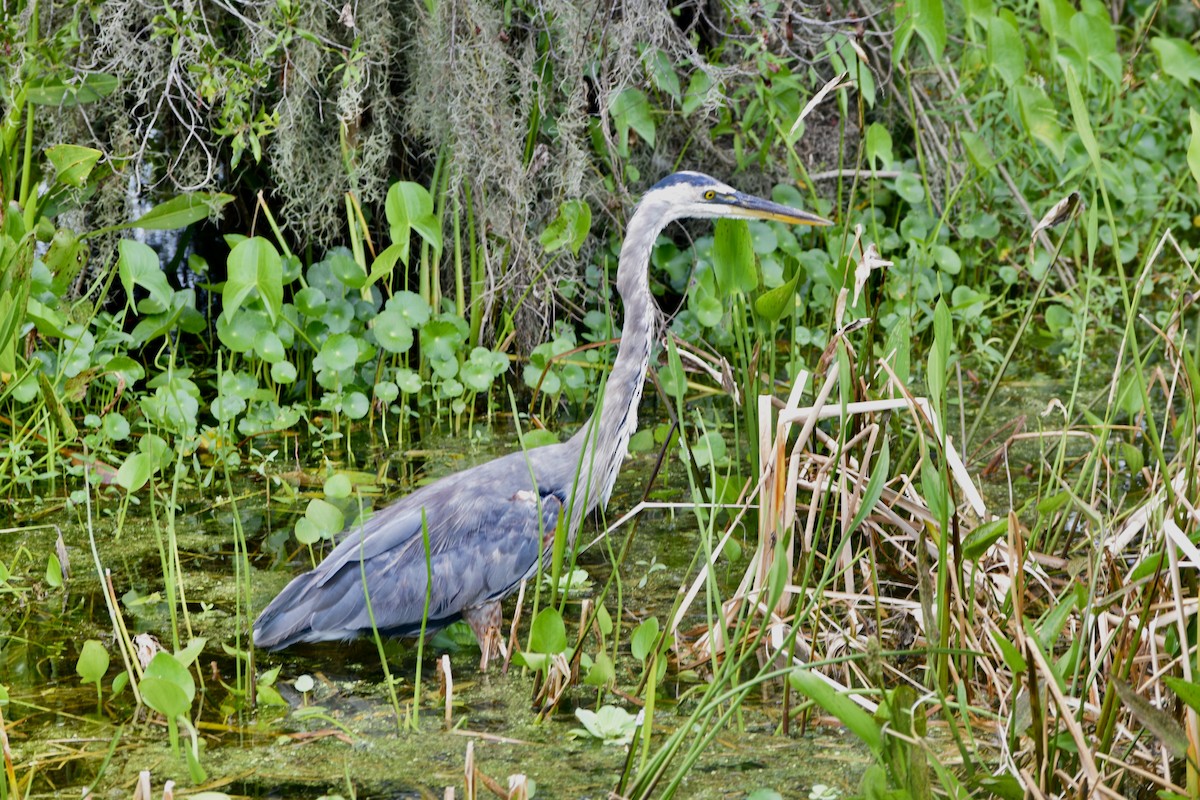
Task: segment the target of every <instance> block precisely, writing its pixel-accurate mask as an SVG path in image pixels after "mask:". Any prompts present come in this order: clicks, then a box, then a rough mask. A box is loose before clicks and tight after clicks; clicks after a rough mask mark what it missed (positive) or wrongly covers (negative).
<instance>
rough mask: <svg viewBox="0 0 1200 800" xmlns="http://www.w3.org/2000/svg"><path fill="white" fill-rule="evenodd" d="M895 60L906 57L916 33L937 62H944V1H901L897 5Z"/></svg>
mask: <svg viewBox="0 0 1200 800" xmlns="http://www.w3.org/2000/svg"><path fill="white" fill-rule="evenodd" d="M896 20H897V21H898V22H899V26H898V29H897V31H896V47H895V58H896V60H897V61H899V60H900V59H902V58H903V57H904V52H905V50H907V49H908V43H909V41H910V40H911V39H912V35H913V34H914V33H916V34H917V35H918V36H920V37H921V41H922V42H924V43H925V49H926V50H928V51H929V56H930V58H932V59H933V60H934V61H935V62H937V61H941V60H942V51H943V50H945V48H946V16H945V10H944V9H943V8H942V0H901V2H899V3H897V5H896Z"/></svg>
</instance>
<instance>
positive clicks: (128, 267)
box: [117, 239, 174, 314]
mask: <svg viewBox="0 0 1200 800" xmlns="http://www.w3.org/2000/svg"><path fill="white" fill-rule="evenodd" d="M117 252H118V257H117V275H118V276H119V277H120V279H121V286H122V287H124V289H125V294H126V295H127V296H128V297H129V299H130V301H132V300H133V297H134V288H135V287H138V286H140V287H142V288H143V289H145V290H146V291H147V292H149V293H150V297H149V298H148V299H147V300H143V301H142V302H140V303H138V310H139V311H140V312H141V313H144V314H159V313H162V312H163V311H166V310H167V309H168V308H170V307H171V297H172V296H173V295H174V290H172V289H171V285H170V284H169V283H167V276H166V275H164V274H163V271H162V265H161V264H159V261H158V253H155V252H154V251H153V250H152V249H150V247H149V245H145V244H142V243H141V242H134V241H131V240H129V239H122V240H121V242H120V243H119V244H118V245H117Z"/></svg>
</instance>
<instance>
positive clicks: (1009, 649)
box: [989, 629, 1027, 672]
mask: <svg viewBox="0 0 1200 800" xmlns="http://www.w3.org/2000/svg"><path fill="white" fill-rule="evenodd" d="M989 633H990V634H991V636H992V641H993V642H995V643H996V647H999V648H1000V657H1001V658H1002V659H1004V663H1005V665H1007V666H1008V668H1009V669H1010V670H1012V671H1013V672H1024V671H1025V669H1026V666H1027V665H1026V663H1025V657H1024V656H1023V655H1021V651H1020V650H1018V649H1017V646H1016V645H1015V644H1013V643H1012V642H1010V641H1009V640H1008V639H1007V638H1005V637H1004V635H1003V634H1001V633H1000V632H999V631H998V630H995V629H993V630H991V631H989Z"/></svg>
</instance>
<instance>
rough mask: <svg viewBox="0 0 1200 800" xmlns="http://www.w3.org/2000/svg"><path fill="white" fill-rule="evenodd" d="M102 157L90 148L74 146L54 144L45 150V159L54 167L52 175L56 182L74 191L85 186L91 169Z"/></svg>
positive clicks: (98, 152)
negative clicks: (73, 188) (71, 187)
mask: <svg viewBox="0 0 1200 800" xmlns="http://www.w3.org/2000/svg"><path fill="white" fill-rule="evenodd" d="M102 155H104V154H103V153H101V152H100V151H99V150H96V149H95V148H92V147H80V146H79V145H75V144H56V145H54V146H53V147H47V148H46V157H47V158H49V159H50V163H51V164H53V165H54V174H55V177H56V178H57V180H58V182H59V183H61V184H63V185H65V186H73V187H75V188H76V189H80V188H83V186H84V185H86V184H87V179H88V176H89V175H91V174H92V168H93V167H95V166H96V162H97V161H99V160H100V156H102Z"/></svg>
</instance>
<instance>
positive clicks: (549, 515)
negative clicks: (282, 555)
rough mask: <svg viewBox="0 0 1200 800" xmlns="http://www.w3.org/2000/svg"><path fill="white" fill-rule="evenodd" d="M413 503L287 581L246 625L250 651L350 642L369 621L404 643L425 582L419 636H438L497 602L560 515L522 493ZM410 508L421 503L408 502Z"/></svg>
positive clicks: (551, 503)
mask: <svg viewBox="0 0 1200 800" xmlns="http://www.w3.org/2000/svg"><path fill="white" fill-rule="evenodd" d="M430 488H433V487H430ZM422 494H424V493H417V494H414V495H411V496H410V497H409V498H405V501H402V502H401V503H400V504H397V505H395V506H391V507H389V508H387V509H385V510H384V511H383V512H381V513H380V514H378V515H376V517H373V518H372V519H371V520H370V521H369V522H368V523H366V524H365V525H364V526H363V528H362V530H361V531H360V530H358V529H354V530H351V531H350V533H349V534H348V535H347V536H346V538H345V539H344V540H343V541H342V542H341V544H339V545H338V546H337V547H336V548H335V549H334V550H333V552H331V553H330V554H329V556H328V557H327V558H326V559H325V560H324V561H323V562H321V564H320V565H318V566H317V568H316V569H314V570H313V571H311V572H308V573H306V574H304V575H301V576H299V577H297V578H296V579H295V580H293V581H292V583H291V584H289V585H288V586H287V588H285V589H284V591H283V592H281V593H280V595H279V596H278V597H276V598H275V600H274V601H272V602H271V604H270V605H269V606H268V607H267V608H266V609H265V610H264V611H263V613H262V615H261V616H260V617H259V619H258V621H257V622H256V623H255V632H254V633H255V635H254V638H255V642H256V644H258V645H259V646H262V647H285V646H287V645H288V644H291V643H294V642H298V641H325V640H330V639H346V638H350V637H352V636H355V635H357V634H358V633H361V632H363V631H366V630H370V629H371V627H372V625H371V616H372V613H373V615H374V620H375V627H377V628H378V629H379V630H380V631H383V632H386V633H390V634H393V635H413V634H415V633H417V632H419V631H420V628H421V620H422V617H423V616H425V602H426V585H427V580H426V578H427V575H428V574H429V573H432V575H433V581H432V583H431V584H429V585H430V587H431V588H430V591H429V609H428V615H427V620H428V623H427V624H428V629H429V630H435V629H437V628H439V627H442V626H443V625H446V624H448V623H449V622H452V621H453V620H455V619H457V618H458V617H459V616H460V615H461V613H462V611H463V609H466V608H470V607H473V606H477V605H480V604H483V603H486V602H488V601H490V600H495V599H498V598H501V597H504V596H505V595H507V594H508V593H509V592H511V591H512V590H513V589H514V588H515V587H516V585H517V584H519V583H520V582H521V580H523V579H524V578H525V577H527V576H528V575H529V574H530V573H532V571H533V570H534V569H535V568H536V565H537V560H538V557H539V555H540V553H541V552H542V550H543V544H544V541H545V537H547V536H552V535H553V532H554V527H555V525H556V524H557V522H558V517H559V512H560V511H561V508H562V503H561V501H560V500H559V499H558V497H556V496H555V495H552V494H548V495H544V496H539V495H538V494H536V493H534V492H532V491H528V490H523V491H518V492H515V493H513V494H512V495H510V496H508V497H502V498H497V497H494V496H493V497H487V496H486V495H487V493H486V492H483V493H480V494H476V495H474V496H473V497H471V498H470V499H469V500H468V499H464V498H462V497H458V496H451V497H448V498H442V499H443V500H445V501H446V502H434V500H435V499H437V498H436V495H433V496H431V495H428V494H425V496H424V497H422V496H421V495H422ZM417 499H420V500H422V501H423V502H422V503H421V504H420V505H417V504H415V503H413V502H408V501H410V500H417ZM422 507H424V508H425V509H426V513H425V528H426V530H427V531H428V540H429V548H428V564H427V563H426V548H425V546H424V537H423V536H422V521H421V508H422ZM364 576H365V582H366V588H367V591H366V592H364V591H363V585H364ZM368 597H369V599H370V611H368V608H367V599H368Z"/></svg>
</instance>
